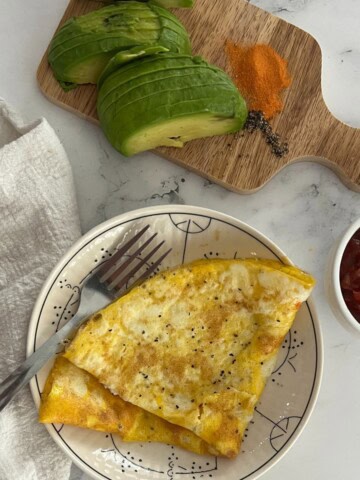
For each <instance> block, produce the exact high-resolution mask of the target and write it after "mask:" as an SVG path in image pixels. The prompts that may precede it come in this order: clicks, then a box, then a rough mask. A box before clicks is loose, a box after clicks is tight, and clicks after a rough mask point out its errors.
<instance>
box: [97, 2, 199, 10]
mask: <svg viewBox="0 0 360 480" xmlns="http://www.w3.org/2000/svg"><path fill="white" fill-rule="evenodd" d="M115 1H116V0H113V1H112V0H108V1H105V3H114V2H115ZM139 1H140V2H149V1H150V2H151V3H155V4H156V5H160V7H164V8H191V7H193V5H194V0H139Z"/></svg>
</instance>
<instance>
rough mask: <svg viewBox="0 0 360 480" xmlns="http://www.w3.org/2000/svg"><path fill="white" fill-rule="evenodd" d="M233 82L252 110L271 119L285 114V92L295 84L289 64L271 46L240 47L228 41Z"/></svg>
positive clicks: (227, 51)
mask: <svg viewBox="0 0 360 480" xmlns="http://www.w3.org/2000/svg"><path fill="white" fill-rule="evenodd" d="M226 53H227V56H228V58H229V61H230V66H231V70H232V73H233V79H234V81H235V83H236V85H237V87H238V89H239V90H240V92H241V93H242V95H243V96H244V97H245V99H246V101H247V104H248V108H249V110H259V111H262V112H263V113H264V116H265V118H267V119H270V118H272V117H274V116H275V115H276V114H277V113H279V112H281V111H282V109H283V107H284V104H283V101H282V99H281V97H280V94H281V92H282V90H284V89H285V88H287V87H288V86H289V85H290V84H291V77H290V74H289V72H288V69H287V62H286V60H284V59H283V58H282V57H280V55H279V54H278V53H277V52H275V50H274V49H273V48H271V47H269V45H261V44H258V45H252V46H243V45H236V44H235V43H233V42H231V41H229V40H228V41H227V42H226Z"/></svg>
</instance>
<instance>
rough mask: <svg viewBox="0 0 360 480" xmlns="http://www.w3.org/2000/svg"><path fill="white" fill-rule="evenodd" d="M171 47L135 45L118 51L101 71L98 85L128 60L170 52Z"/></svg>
mask: <svg viewBox="0 0 360 480" xmlns="http://www.w3.org/2000/svg"><path fill="white" fill-rule="evenodd" d="M168 51H169V49H168V48H165V47H161V46H160V45H154V46H153V47H134V48H131V49H130V50H123V51H121V52H118V53H117V54H116V55H115V56H114V57H112V58H111V60H110V61H109V62H108V64H107V65H106V67H105V68H104V69H103V71H102V72H101V75H100V77H99V79H98V82H97V83H98V87H100V86H101V85H102V83H103V82H104V80H105V78H107V77H108V76H109V75H111V74H112V73H114V72H115V71H116V70H117V69H118V68H120V67H121V66H122V65H125V64H126V63H128V62H131V61H133V60H135V59H137V58H142V57H148V56H150V55H156V54H157V53H164V52H168Z"/></svg>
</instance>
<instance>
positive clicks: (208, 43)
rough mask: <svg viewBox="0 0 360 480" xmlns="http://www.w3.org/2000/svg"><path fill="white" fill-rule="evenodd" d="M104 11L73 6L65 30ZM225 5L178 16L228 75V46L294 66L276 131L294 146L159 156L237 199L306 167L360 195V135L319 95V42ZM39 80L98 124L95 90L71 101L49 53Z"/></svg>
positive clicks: (203, 5) (203, 1) (200, 0)
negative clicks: (256, 49) (247, 47)
mask: <svg viewBox="0 0 360 480" xmlns="http://www.w3.org/2000/svg"><path fill="white" fill-rule="evenodd" d="M102 5H103V4H101V3H99V2H96V1H90V0H71V1H70V4H69V6H68V8H67V10H66V12H65V14H64V17H63V18H62V20H61V22H60V25H59V26H61V25H62V24H63V23H64V21H66V20H67V19H68V18H69V17H71V16H76V15H81V14H84V13H87V12H89V11H91V10H94V9H96V8H99V7H101V6H102ZM225 5H226V7H225V8H224V2H223V1H220V0H197V1H196V6H195V8H194V9H192V10H186V9H177V10H176V12H175V13H176V15H177V16H178V17H179V18H180V20H181V21H182V22H183V23H184V25H185V27H186V28H187V30H188V31H189V33H190V36H191V40H192V45H193V53H194V54H198V55H202V56H203V57H204V58H205V59H206V60H208V61H209V62H211V63H214V64H216V65H218V66H219V67H221V68H223V69H224V70H225V71H226V72H227V73H228V74H229V75H231V69H230V65H229V63H228V61H227V58H226V55H225V52H224V44H225V41H226V40H227V39H231V40H233V41H234V42H236V43H246V44H254V43H265V44H268V45H271V46H272V47H273V48H274V49H275V50H276V51H278V52H279V53H280V55H282V56H283V57H284V58H286V59H287V60H288V64H289V70H290V72H291V75H292V77H293V82H292V85H291V87H290V88H289V89H287V90H286V91H285V92H284V96H283V98H284V102H285V108H284V111H283V112H282V113H281V114H280V115H278V116H277V117H276V118H275V119H274V120H273V122H272V125H273V128H274V130H275V131H276V132H278V133H279V134H280V135H281V137H282V138H283V139H284V140H286V141H288V143H289V153H288V155H287V156H286V157H284V158H281V159H278V158H276V157H275V156H274V155H273V154H272V153H271V151H270V149H269V147H268V145H266V143H265V142H264V139H263V138H262V137H261V134H260V133H259V132H256V133H253V134H249V133H240V134H235V135H227V136H222V137H213V138H207V139H204V140H195V141H193V142H190V143H188V144H187V145H185V147H184V148H182V149H176V148H160V149H158V150H156V153H158V154H159V155H161V156H163V157H165V158H168V159H169V160H172V161H173V162H175V163H177V164H179V165H181V166H183V167H185V168H188V169H190V170H192V171H194V172H196V173H198V174H200V175H202V176H204V177H206V178H208V179H210V180H211V181H213V182H216V183H219V184H221V185H223V186H224V187H226V188H229V189H231V190H233V191H236V192H239V193H252V192H254V191H256V190H258V189H259V188H261V187H262V186H263V185H265V184H266V183H267V182H268V181H269V180H270V179H271V178H272V177H273V176H274V175H275V174H276V173H278V172H279V171H280V170H281V169H283V168H284V167H286V166H287V165H289V164H290V163H293V162H297V161H300V160H312V161H316V162H320V163H322V164H324V165H326V166H328V167H330V168H331V169H333V170H334V171H335V172H336V173H337V174H338V175H339V176H340V178H341V179H342V180H343V182H344V183H345V184H346V185H347V186H349V187H350V188H352V189H353V190H356V191H360V162H359V152H360V130H359V129H355V128H351V127H349V126H347V125H345V124H344V123H342V122H340V121H339V120H337V119H336V118H335V117H334V116H333V115H332V114H331V113H330V112H329V110H328V109H327V107H326V105H325V102H324V100H323V97H322V93H321V50H320V47H319V45H318V44H317V42H316V41H315V39H314V38H313V37H312V36H311V35H309V34H308V33H306V32H304V31H302V30H300V29H299V28H297V27H294V26H293V25H290V24H289V23H287V22H285V21H283V20H281V19H279V18H277V17H274V16H272V15H270V14H268V13H266V12H264V11H263V10H260V9H259V8H257V7H254V6H253V5H251V4H249V3H248V2H246V1H245V0H226V2H225ZM37 78H38V82H39V85H40V88H41V90H42V91H43V93H44V94H45V95H46V96H47V97H48V98H49V99H50V100H51V101H52V102H54V103H56V104H57V105H59V106H61V107H63V108H65V109H67V110H70V111H72V112H74V113H76V114H77V115H79V116H81V117H83V118H86V119H87V120H90V121H92V122H95V123H98V118H97V114H96V88H95V86H90V85H86V86H81V87H78V88H77V89H75V90H73V91H70V92H68V93H65V92H64V91H63V90H62V89H61V88H60V86H59V84H58V83H57V81H56V80H55V78H54V76H53V74H52V71H51V69H50V67H49V65H48V62H47V53H45V55H44V57H43V59H42V61H41V63H40V66H39V69H38V74H37ZM304 157H305V158H304ZM314 157H316V158H314ZM130 161H131V160H130Z"/></svg>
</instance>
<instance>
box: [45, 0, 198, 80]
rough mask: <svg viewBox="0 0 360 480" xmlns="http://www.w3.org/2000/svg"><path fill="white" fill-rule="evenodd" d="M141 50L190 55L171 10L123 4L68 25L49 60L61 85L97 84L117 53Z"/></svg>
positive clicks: (52, 47) (54, 42) (55, 41)
mask: <svg viewBox="0 0 360 480" xmlns="http://www.w3.org/2000/svg"><path fill="white" fill-rule="evenodd" d="M138 46H140V47H147V46H160V47H164V48H166V49H167V50H169V51H171V52H176V53H186V54H188V53H190V51H191V45H190V40H189V36H188V34H187V32H186V30H185V28H184V27H183V26H182V24H181V23H180V22H179V20H178V19H177V18H176V17H175V16H174V15H173V14H172V13H170V12H169V11H168V10H166V9H165V8H162V7H160V6H158V5H154V4H152V3H142V2H136V1H121V2H117V3H116V4H115V5H109V6H106V7H104V8H101V9H99V10H95V11H94V12H91V13H88V14H86V15H82V16H80V17H76V18H72V19H70V20H69V21H68V22H66V23H65V25H64V26H63V27H62V28H61V29H60V30H59V31H58V33H57V34H56V35H55V37H54V38H53V40H52V42H51V44H50V50H49V55H48V60H49V63H50V65H51V67H52V69H53V72H54V75H55V77H56V78H57V80H59V81H60V82H70V83H74V84H82V83H96V82H97V80H98V78H99V76H100V74H101V72H102V70H103V69H104V68H105V66H106V65H107V64H108V62H109V61H110V59H111V58H112V57H113V56H114V55H115V54H116V53H117V52H120V51H123V50H129V49H132V48H134V47H138Z"/></svg>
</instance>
